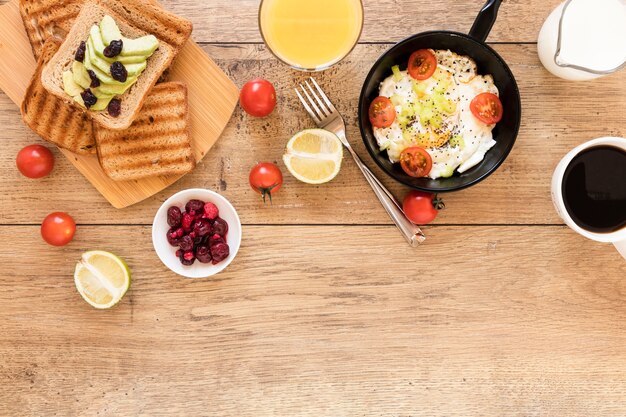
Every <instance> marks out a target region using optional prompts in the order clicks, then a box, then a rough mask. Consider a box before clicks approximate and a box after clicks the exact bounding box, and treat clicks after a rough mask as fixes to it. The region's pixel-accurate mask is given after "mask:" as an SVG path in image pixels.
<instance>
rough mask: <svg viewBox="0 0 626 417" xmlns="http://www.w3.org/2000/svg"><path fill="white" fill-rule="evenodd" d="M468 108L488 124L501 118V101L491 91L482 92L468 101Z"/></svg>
mask: <svg viewBox="0 0 626 417" xmlns="http://www.w3.org/2000/svg"><path fill="white" fill-rule="evenodd" d="M470 110H471V111H472V114H473V115H474V117H476V118H477V119H478V120H480V121H481V122H483V123H485V124H488V125H492V124H495V123H498V122H499V121H500V120H502V113H503V111H504V109H503V107H502V102H501V101H500V99H499V98H498V96H496V95H495V94H492V93H482V94H479V95H477V96H476V97H474V99H473V100H472V102H471V103H470Z"/></svg>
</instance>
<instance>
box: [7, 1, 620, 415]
mask: <svg viewBox="0 0 626 417" xmlns="http://www.w3.org/2000/svg"><path fill="white" fill-rule="evenodd" d="M0 3H2V0H0ZM163 3H164V4H165V5H166V7H167V8H169V9H170V10H172V11H174V12H176V13H179V14H180V15H182V16H185V17H187V18H189V19H191V20H193V22H194V25H195V30H194V34H193V37H194V39H195V40H196V41H198V42H199V43H200V44H201V45H202V47H203V48H204V50H205V51H206V53H207V54H209V55H210V56H211V57H212V58H213V59H214V60H216V62H217V63H218V65H219V66H220V67H221V68H222V69H223V70H224V71H226V73H227V74H228V75H229V76H230V77H231V78H232V79H233V80H234V81H235V82H236V83H237V85H238V86H241V85H243V83H244V82H245V81H247V80H249V79H251V78H253V77H264V78H267V79H269V80H271V81H272V82H273V83H274V84H275V86H276V89H277V92H278V102H279V104H278V107H277V109H276V111H275V112H274V114H273V115H272V116H271V117H269V118H266V119H252V118H249V117H247V116H246V115H244V114H243V113H242V111H241V110H239V109H238V110H236V113H235V114H234V116H233V118H232V120H231V122H230V124H229V125H228V127H227V129H226V131H225V133H224V135H223V137H222V138H221V139H220V140H219V141H218V143H217V145H216V146H215V148H214V149H213V150H212V151H211V152H210V154H209V155H208V156H207V157H206V158H205V159H204V161H203V162H202V163H200V164H199V166H198V167H197V168H196V170H195V171H194V172H193V173H192V174H190V175H188V176H186V177H185V178H183V179H182V180H180V181H179V182H178V183H176V184H175V185H173V186H172V187H170V188H169V189H167V190H165V191H164V192H162V193H160V194H158V195H157V196H155V197H153V198H150V199H149V200H147V201H145V202H143V203H141V204H139V205H137V206H134V207H131V208H128V209H124V210H116V209H114V208H112V207H111V206H110V205H109V204H108V203H107V202H106V201H105V200H104V199H103V198H102V197H101V196H100V195H99V194H98V193H97V192H96V190H94V189H93V188H92V187H91V186H90V185H89V183H87V181H86V180H85V179H84V178H82V177H81V176H80V175H79V174H78V172H76V171H75V170H74V169H73V168H72V167H71V166H70V164H69V163H68V162H67V161H66V160H65V159H64V158H62V157H61V156H60V154H59V152H58V151H56V150H55V155H56V156H57V165H56V167H55V170H54V172H53V174H52V175H51V176H50V177H49V178H46V179H43V180H38V181H32V180H28V179H25V178H23V177H21V176H20V174H19V173H18V171H17V170H16V169H15V155H16V154H17V152H18V151H19V149H21V148H22V147H23V146H25V145H27V144H30V143H41V142H42V141H41V140H40V139H39V138H37V137H36V135H35V134H33V133H31V132H30V131H29V130H28V129H27V128H26V127H25V126H24V125H23V124H22V122H21V119H20V115H19V111H18V109H17V107H16V106H15V105H14V104H13V103H12V102H11V101H10V100H9V99H8V98H7V97H6V96H5V95H4V94H2V93H0V126H2V129H0V142H1V143H2V151H1V152H0V189H1V190H2V192H1V193H0V205H1V207H2V210H1V211H0V263H1V264H2V272H0V327H1V331H0V386H1V387H2V388H1V389H0V415H2V416H22V415H29V416H53V415H57V416H78V415H81V416H95V415H98V416H122V415H131V416H136V415H137V416H139V415H141V416H166V415H167V416H191V415H193V416H239V417H247V416H250V417H257V416H316V417H318V416H333V417H335V416H336V417H339V416H390V417H391V416H394V417H400V416H402V417H408V416H464V417H465V416H555V417H556V416H558V417H562V416H581V417H583V416H584V417H590V416H624V415H626V319H625V316H626V279H625V278H626V262H624V260H623V259H622V258H621V257H620V256H619V254H618V253H617V252H616V251H615V250H614V249H613V248H612V247H610V246H607V245H603V244H600V243H596V242H592V241H588V240H585V239H583V238H582V237H579V236H578V235H576V234H575V233H574V232H572V231H571V230H569V229H568V228H566V227H565V226H564V225H563V223H562V221H561V220H560V219H559V218H558V216H557V215H556V213H555V211H554V209H553V207H552V203H551V201H550V187H549V184H550V177H551V174H552V170H553V169H554V167H555V166H556V164H557V162H558V161H559V160H560V158H561V157H562V156H563V155H564V154H565V153H566V152H567V151H568V150H569V149H571V148H572V147H574V146H575V145H577V144H580V143H582V142H585V141H586V140H589V139H592V138H595V137H599V136H605V135H615V136H626V72H625V71H622V72H621V73H619V74H614V75H612V76H609V77H606V78H602V79H598V80H595V81H590V82H584V83H572V82H566V81H563V80H560V79H557V78H555V77H553V76H551V75H550V74H549V73H547V72H546V71H545V70H544V69H543V67H542V66H541V64H540V62H539V60H538V58H537V54H536V45H535V41H536V38H537V33H538V31H539V28H540V27H541V24H542V21H543V19H544V18H545V17H546V16H547V15H548V13H549V11H550V10H552V9H553V8H554V7H555V6H556V5H557V4H558V3H559V0H548V1H545V0H509V1H506V2H505V3H504V4H503V5H502V7H501V9H500V17H499V20H498V22H497V23H496V25H495V27H494V28H493V32H492V34H491V36H490V37H489V42H490V43H491V44H492V46H493V47H494V48H495V49H496V50H497V51H498V52H499V53H500V54H501V55H502V56H503V57H504V59H505V60H506V61H507V62H508V63H509V65H510V67H511V69H512V71H513V73H514V74H515V76H516V78H517V80H518V83H519V86H520V90H521V94H522V100H523V107H524V112H523V124H522V129H521V132H520V135H519V138H518V141H517V144H516V146H515V148H514V150H513V152H512V153H511V155H510V157H509V158H508V159H507V161H506V162H505V163H504V165H503V166H502V167H501V168H500V169H499V170H498V171H497V172H496V173H495V174H494V175H493V176H491V177H490V178H489V179H487V180H486V181H484V182H483V183H481V184H479V185H477V186H475V187H473V188H471V189H469V190H466V191H462V192H458V193H455V194H451V195H446V196H445V197H446V200H447V205H448V208H447V209H446V210H445V211H444V212H442V213H441V215H440V216H439V218H438V219H437V221H436V223H435V224H433V225H431V226H428V227H425V228H424V229H425V232H426V234H427V235H428V240H427V242H426V243H425V244H424V245H423V246H422V247H420V248H418V249H411V248H409V247H408V246H407V245H406V244H405V242H404V241H403V239H402V237H401V236H400V234H399V233H398V231H397V230H396V229H395V227H394V226H393V225H392V223H391V221H390V220H389V218H388V217H387V215H386V213H385V212H384V211H383V209H382V208H381V207H380V205H379V203H378V201H377V200H376V198H375V197H374V196H373V194H372V193H371V191H370V190H369V188H368V186H367V184H366V182H365V180H364V179H363V178H362V177H361V175H360V174H359V173H358V171H357V169H356V167H355V165H354V164H353V163H352V161H350V160H348V159H346V160H345V163H344V166H343V168H342V171H341V173H340V174H339V176H338V177H337V179H336V180H334V181H333V182H331V183H329V184H326V185H323V186H308V185H305V184H302V183H299V182H297V181H296V180H295V179H294V178H292V177H291V176H289V174H287V172H286V171H285V174H286V176H285V186H284V188H283V189H282V190H281V191H280V194H278V195H277V197H276V198H275V200H274V204H273V205H272V206H270V205H263V204H262V203H261V201H260V198H259V196H258V195H257V194H255V193H254V192H253V191H252V190H251V189H250V188H249V185H248V183H247V174H248V172H249V169H250V168H251V167H252V165H253V164H254V163H255V162H257V161H280V159H281V155H282V151H283V148H284V146H285V144H286V141H287V140H288V138H289V137H290V136H291V135H292V134H293V133H295V132H296V131H298V130H300V129H304V128H307V127H312V122H311V120H310V119H309V118H308V116H307V115H306V113H305V112H304V110H303V109H302V108H301V107H300V105H299V103H298V102H297V100H296V97H295V96H294V94H293V93H292V87H293V86H294V84H295V83H296V82H297V81H299V80H302V79H304V78H305V77H306V74H302V73H298V72H295V71H291V70H289V69H287V68H286V67H285V66H283V65H281V64H280V63H279V62H277V61H276V60H275V59H274V58H273V57H272V56H271V54H270V53H269V52H268V51H267V49H266V48H265V47H264V45H263V44H262V42H261V39H260V35H259V33H258V28H257V21H256V13H257V7H258V1H252V0H211V1H204V2H200V1H195V0H166V1H164V2H163ZM365 3H366V5H365V8H366V21H365V27H364V32H363V36H362V39H361V43H360V44H359V45H358V47H357V48H356V49H355V50H354V51H353V52H352V54H351V55H350V56H349V58H348V59H346V60H345V61H344V62H343V63H341V64H340V65H337V66H336V67H334V68H332V69H330V70H328V71H325V72H323V73H320V74H318V75H316V78H317V79H318V81H319V83H320V84H321V85H322V86H323V87H324V89H326V90H327V92H328V93H329V95H330V97H331V98H332V99H333V100H334V101H335V102H336V104H337V107H338V109H339V110H340V111H341V112H342V113H343V115H344V116H345V118H346V119H347V122H348V134H349V137H350V139H351V142H352V143H353V144H354V146H355V148H356V150H357V151H358V152H359V153H360V154H361V155H362V156H363V157H364V159H365V160H366V162H367V163H368V165H369V166H370V167H372V168H374V170H375V171H376V172H377V173H378V174H381V172H380V171H379V170H377V169H375V167H374V164H373V162H372V161H371V159H370V158H369V157H368V156H367V154H366V151H365V149H364V146H363V145H362V143H361V139H360V137H359V134H358V132H357V128H356V104H357V98H358V94H359V91H360V86H361V85H362V82H363V80H364V78H365V75H366V72H367V71H368V69H369V67H370V66H371V64H372V63H373V62H374V60H375V59H376V58H377V57H378V56H379V55H380V54H381V53H382V52H383V51H385V50H386V49H387V48H389V47H390V46H391V45H392V44H393V43H394V42H396V41H398V40H400V39H402V38H404V37H406V36H408V35H410V34H412V33H415V32H419V31H423V30H427V29H434V28H446V29H451V30H458V31H467V30H468V29H469V27H470V26H471V23H472V21H473V18H474V16H475V15H476V12H477V11H478V9H479V8H480V7H481V5H482V1H481V0H437V1H418V0H378V1H373V0H366V2H365ZM381 178H382V180H383V182H384V183H385V184H386V185H387V186H389V188H390V189H391V190H392V191H393V192H394V193H395V194H396V195H397V196H398V197H402V196H403V195H404V194H405V193H406V191H407V190H406V189H405V188H404V187H402V186H400V185H398V184H396V183H394V182H393V181H391V180H390V179H388V178H385V177H383V176H382V174H381ZM190 187H206V188H212V189H215V190H218V191H219V192H220V193H222V194H223V195H224V196H226V197H227V198H228V199H230V201H232V202H233V204H234V205H235V206H236V207H237V209H238V211H239V214H240V216H241V218H242V222H243V223H244V239H243V244H242V248H241V251H240V253H239V255H238V257H237V258H236V259H235V261H234V263H233V264H232V265H231V266H230V267H229V268H228V269H227V270H226V271H225V272H224V273H222V274H220V275H218V276H217V277H215V278H213V279H207V280H188V279H184V278H181V277H178V276H176V275H174V274H173V273H171V272H169V271H168V270H167V269H166V268H165V267H164V266H163V265H162V264H161V263H160V262H159V260H158V258H157V256H156V255H155V253H154V251H153V250H152V243H151V237H150V231H151V221H152V218H153V216H154V213H155V211H156V210H157V208H158V207H159V205H160V204H161V203H162V202H163V201H164V200H165V199H166V198H167V197H168V196H170V195H171V194H173V193H175V192H177V191H179V190H182V189H185V188H190ZM52 211H67V212H69V213H71V214H72V216H74V217H75V219H76V220H77V222H78V224H79V226H78V232H77V234H76V238H75V240H74V241H73V242H72V243H71V244H70V245H69V246H67V247H65V248H52V247H50V246H47V245H46V244H45V243H44V242H43V241H42V239H41V238H40V235H39V224H40V222H41V220H42V219H43V218H44V217H45V216H46V215H47V214H48V213H50V212H52ZM88 249H103V250H108V251H112V252H114V253H116V254H119V255H120V256H122V257H123V258H124V259H126V260H127V261H128V263H129V265H130V267H131V269H132V272H133V278H134V280H133V284H132V287H131V289H130V291H129V293H128V294H127V295H126V297H125V298H124V300H123V301H122V302H121V303H120V305H118V306H117V307H116V308H114V309H112V310H110V311H96V310H94V309H92V308H91V307H90V306H88V305H87V304H86V303H84V302H83V301H82V300H81V298H80V296H79V295H78V293H77V292H76V290H75V287H74V283H73V278H72V275H73V269H74V265H75V263H76V261H77V260H78V259H79V257H80V254H81V253H82V252H83V251H85V250H88Z"/></svg>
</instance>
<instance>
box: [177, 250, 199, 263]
mask: <svg viewBox="0 0 626 417" xmlns="http://www.w3.org/2000/svg"><path fill="white" fill-rule="evenodd" d="M195 261H196V255H194V254H193V251H192V250H189V251H185V253H184V254H183V256H182V257H181V260H180V262H181V263H182V264H183V265H187V266H190V265H193V263H194V262H195Z"/></svg>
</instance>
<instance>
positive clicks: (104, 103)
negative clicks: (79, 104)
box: [89, 96, 113, 111]
mask: <svg viewBox="0 0 626 417" xmlns="http://www.w3.org/2000/svg"><path fill="white" fill-rule="evenodd" d="M111 100H113V97H112V96H111V97H108V98H99V99H98V101H96V104H94V105H93V106H91V107H90V108H89V110H93V111H102V110H104V109H106V108H107V107H108V106H109V103H110V102H111Z"/></svg>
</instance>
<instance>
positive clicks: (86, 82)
mask: <svg viewBox="0 0 626 417" xmlns="http://www.w3.org/2000/svg"><path fill="white" fill-rule="evenodd" d="M72 74H73V76H74V82H75V83H76V84H78V85H79V86H81V87H82V88H89V86H90V85H91V78H90V77H89V74H88V73H87V69H86V68H85V66H84V65H83V64H82V63H81V62H78V61H74V62H73V63H72Z"/></svg>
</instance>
